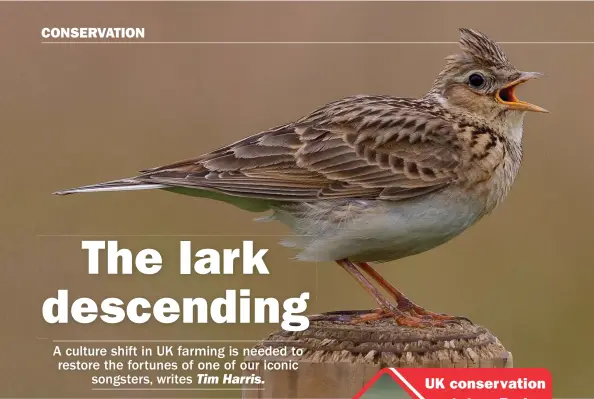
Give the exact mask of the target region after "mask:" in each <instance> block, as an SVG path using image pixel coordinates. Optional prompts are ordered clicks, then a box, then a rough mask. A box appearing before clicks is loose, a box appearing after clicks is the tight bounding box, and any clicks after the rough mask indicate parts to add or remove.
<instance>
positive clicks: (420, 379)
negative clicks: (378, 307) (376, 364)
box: [354, 368, 553, 399]
mask: <svg viewBox="0 0 594 399" xmlns="http://www.w3.org/2000/svg"><path fill="white" fill-rule="evenodd" d="M386 375H389V376H390V377H392V379H393V380H394V381H395V382H396V383H397V384H398V386H399V387H398V386H396V385H394V386H393V388H394V390H402V391H404V392H406V393H408V395H409V396H410V397H411V398H414V399H475V398H476V399H552V397H553V393H552V392H553V391H552V380H551V373H550V372H549V371H548V370H546V369H514V368H508V369H496V368H488V369H487V368H484V369H479V368H459V369H455V368H448V369H435V368H432V369H416V368H407V369H395V368H390V369H383V370H382V371H381V372H380V373H378V374H377V375H376V376H375V377H374V378H373V379H372V380H371V381H369V383H368V384H367V385H366V386H365V387H364V388H363V389H362V390H361V392H359V393H358V394H357V395H355V396H354V399H359V398H361V399H365V396H364V395H365V394H366V393H371V392H370V391H374V390H378V393H379V388H378V386H379V382H380V380H382V378H381V377H384V378H383V379H386V377H387V376H386ZM399 388H401V389H399ZM382 391H383V392H386V388H385V387H384V388H382ZM374 392H375V391H374ZM386 393H387V392H386ZM370 396H371V395H370Z"/></svg>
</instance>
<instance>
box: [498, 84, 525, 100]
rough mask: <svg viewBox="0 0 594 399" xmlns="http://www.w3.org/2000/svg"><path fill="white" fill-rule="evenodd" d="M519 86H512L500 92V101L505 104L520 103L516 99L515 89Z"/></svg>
mask: <svg viewBox="0 0 594 399" xmlns="http://www.w3.org/2000/svg"><path fill="white" fill-rule="evenodd" d="M517 85H518V84H514V85H510V86H508V87H504V88H503V89H501V90H499V92H498V93H497V96H498V97H499V99H500V100H501V101H503V102H505V103H516V102H518V101H520V100H519V99H518V98H517V97H516V93H515V89H516V86H517Z"/></svg>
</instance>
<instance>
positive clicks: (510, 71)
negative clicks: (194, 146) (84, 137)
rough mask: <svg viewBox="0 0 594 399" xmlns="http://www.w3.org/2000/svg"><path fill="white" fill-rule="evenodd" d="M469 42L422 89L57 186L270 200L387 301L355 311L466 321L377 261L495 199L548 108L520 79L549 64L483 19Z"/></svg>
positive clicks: (438, 322) (439, 235) (461, 222)
mask: <svg viewBox="0 0 594 399" xmlns="http://www.w3.org/2000/svg"><path fill="white" fill-rule="evenodd" d="M460 46H461V52H460V53H459V54H455V55H451V56H449V57H447V58H446V60H447V62H446V66H445V68H444V69H443V70H442V71H441V72H440V73H439V75H438V76H437V78H436V80H435V82H434V83H433V86H432V87H431V89H430V90H429V92H428V93H427V94H426V95H424V96H423V97H422V98H419V99H412V98H397V97H390V96H380V95H358V96H354V97H349V98H345V99H342V100H338V101H335V102H332V103H330V104H327V105H325V106H323V107H321V108H319V109H317V110H315V111H313V112H312V113H310V114H309V115H307V116H305V117H303V118H301V119H299V120H297V121H295V122H291V123H287V124H284V125H281V126H278V127H275V128H273V129H269V130H266V131H263V132H260V133H257V134H255V135H253V136H249V137H247V138H245V139H243V140H240V141H237V142H235V143H233V144H230V145H228V146H225V147H223V148H220V149H218V150H216V151H213V152H210V153H207V154H204V155H201V156H199V157H197V158H194V159H190V160H186V161H181V162H177V163H174V164H171V165H166V166H161V167H157V168H153V169H149V170H144V171H141V172H140V173H141V174H140V175H139V176H136V177H132V178H129V179H122V180H115V181H109V182H106V183H100V184H95V185H91V186H83V187H79V188H74V189H70V190H65V191H60V192H57V193H56V194H70V193H81V192H94V191H121V190H143V189H161V190H166V191H171V192H175V193H181V194H185V195H191V196H196V197H204V198H211V199H216V200H220V201H224V202H227V203H230V204H233V205H235V206H238V207H240V208H242V209H245V210H249V211H253V212H263V211H268V210H271V211H272V216H270V217H268V219H276V220H279V221H281V222H283V223H285V224H287V225H289V226H290V227H291V228H292V229H293V231H294V232H295V233H296V236H295V237H292V238H291V239H290V240H288V241H287V242H285V244H286V245H288V246H292V247H295V248H298V249H299V250H300V252H299V254H298V255H297V258H298V259H302V260H306V261H336V262H337V263H338V264H339V265H340V266H342V267H343V268H344V269H345V270H346V271H347V272H348V273H349V274H350V275H351V276H353V277H354V278H355V279H356V280H357V282H358V283H359V284H360V285H361V286H362V287H363V288H364V289H365V290H366V291H367V292H368V293H369V294H370V295H371V296H372V297H373V298H374V299H375V301H376V302H377V303H378V304H379V308H378V309H376V310H375V311H370V312H368V313H366V314H357V315H356V316H353V317H352V319H351V321H353V322H361V321H368V320H374V319H379V318H385V317H393V318H394V319H395V320H396V322H397V323H398V324H400V325H406V326H431V325H434V326H442V325H443V324H444V323H448V322H451V321H456V320H458V318H457V317H454V316H447V315H444V314H438V313H433V312H429V311H427V310H425V309H423V308H422V307H420V306H418V305H415V304H414V303H412V302H411V301H410V300H408V299H407V298H406V296H404V295H403V294H402V293H401V292H400V291H398V290H397V289H396V288H395V287H394V286H392V285H391V284H390V283H389V282H388V281H386V280H385V279H384V278H383V277H382V276H380V275H379V274H378V273H377V272H376V271H375V270H374V269H373V268H372V267H371V266H370V265H369V264H368V263H367V262H385V261H389V260H395V259H399V258H403V257H406V256H410V255H414V254H418V253H420V252H424V251H426V250H428V249H431V248H434V247H436V246H438V245H440V244H443V243H445V242H446V241H448V240H450V239H451V238H453V237H455V236H457V235H458V234H460V233H462V232H463V231H464V230H466V229H467V228H468V227H469V226H471V225H472V224H474V223H475V222H477V221H478V220H479V219H481V218H482V217H483V216H485V215H487V214H488V213H490V212H491V211H492V210H493V209H494V208H495V207H496V206H497V205H498V204H499V203H500V202H501V201H502V200H503V199H504V198H505V197H506V195H507V193H508V192H509V189H510V187H511V185H512V183H513V181H514V179H515V177H516V173H517V172H518V168H519V167H520V161H521V158H522V130H523V128H522V125H523V120H524V115H525V114H526V112H527V111H534V112H547V111H546V110H545V109H543V108H540V107H538V106H536V105H533V104H529V103H527V102H524V101H520V100H519V99H518V98H517V97H516V94H515V92H514V90H515V88H516V87H517V86H518V85H520V84H522V83H524V82H526V81H527V80H530V79H533V78H536V77H538V76H540V75H541V74H540V73H536V72H522V71H519V70H518V69H516V68H515V67H514V66H513V65H512V64H511V63H510V62H509V61H508V59H507V57H506V56H505V54H504V53H503V51H502V49H501V48H500V47H499V46H498V45H497V44H496V43H495V42H493V41H492V40H490V39H489V38H488V37H487V36H485V35H484V34H482V33H480V32H477V31H475V30H471V29H461V38H460ZM366 275H367V276H368V277H369V278H371V280H374V281H375V282H376V283H377V284H378V285H379V286H380V287H382V288H383V289H385V290H386V291H387V292H389V294H390V296H392V297H393V299H394V302H393V301H392V300H390V299H388V298H387V297H386V296H385V295H384V294H382V292H380V290H379V289H378V288H376V286H375V285H374V284H373V283H372V282H371V281H370V279H368V277H366Z"/></svg>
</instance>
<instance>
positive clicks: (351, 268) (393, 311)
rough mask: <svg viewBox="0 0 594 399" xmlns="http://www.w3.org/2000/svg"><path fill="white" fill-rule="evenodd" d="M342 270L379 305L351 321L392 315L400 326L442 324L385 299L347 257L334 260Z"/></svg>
mask: <svg viewBox="0 0 594 399" xmlns="http://www.w3.org/2000/svg"><path fill="white" fill-rule="evenodd" d="M336 263H338V264H339V265H340V266H342V268H343V269H344V270H346V271H347V272H348V273H349V274H350V275H351V276H353V277H354V278H355V280H357V282H358V283H359V285H361V287H363V288H364V289H365V291H367V292H368V293H369V294H370V295H371V296H372V297H373V299H375V301H376V302H377V303H378V305H379V306H380V308H379V309H377V310H376V311H375V312H374V311H372V312H370V313H367V314H362V315H359V316H358V317H355V318H353V319H352V320H351V322H352V323H360V322H366V321H373V320H379V319H384V318H387V317H393V318H394V319H395V320H396V323H398V325H401V326H410V327H429V326H443V325H444V323H443V321H442V320H423V319H421V318H419V317H416V316H415V315H413V314H411V313H410V312H408V313H407V312H405V311H403V310H401V309H399V308H398V307H397V306H395V305H394V304H393V303H392V302H391V301H390V300H388V299H386V297H385V296H384V295H382V293H381V292H380V291H379V290H378V289H377V288H376V287H375V286H374V285H373V284H372V283H371V282H370V281H369V280H368V279H367V278H366V277H365V276H364V275H363V273H361V271H360V270H359V269H358V268H357V266H356V265H355V264H353V263H352V262H351V261H349V260H347V259H342V260H338V261H336Z"/></svg>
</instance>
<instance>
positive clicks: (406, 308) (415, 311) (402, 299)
mask: <svg viewBox="0 0 594 399" xmlns="http://www.w3.org/2000/svg"><path fill="white" fill-rule="evenodd" d="M355 264H356V265H357V266H359V267H360V268H361V270H363V271H364V272H365V273H367V274H368V275H369V277H371V278H372V279H373V280H374V281H375V282H376V283H378V284H379V285H380V286H381V287H382V288H383V289H385V290H386V291H388V292H389V293H390V294H391V295H392V297H394V299H395V300H396V302H397V303H398V306H397V308H398V309H399V310H400V311H402V312H404V313H409V314H412V315H414V316H421V317H422V318H423V319H430V320H442V321H450V320H451V321H455V320H466V321H468V322H471V321H470V320H468V319H467V318H466V317H459V316H448V315H445V314H440V313H435V312H430V311H428V310H426V309H425V308H422V307H421V306H419V305H416V304H415V303H413V302H412V301H411V300H410V299H408V298H407V297H406V295H404V294H403V293H402V292H400V291H399V290H398V289H397V288H396V287H394V286H393V285H392V284H391V283H390V282H389V281H388V280H386V279H385V278H383V277H382V276H381V275H380V274H379V273H378V272H377V271H376V270H375V269H374V268H373V267H371V266H370V265H369V264H367V263H365V262H356V263H355Z"/></svg>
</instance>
